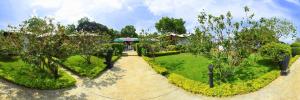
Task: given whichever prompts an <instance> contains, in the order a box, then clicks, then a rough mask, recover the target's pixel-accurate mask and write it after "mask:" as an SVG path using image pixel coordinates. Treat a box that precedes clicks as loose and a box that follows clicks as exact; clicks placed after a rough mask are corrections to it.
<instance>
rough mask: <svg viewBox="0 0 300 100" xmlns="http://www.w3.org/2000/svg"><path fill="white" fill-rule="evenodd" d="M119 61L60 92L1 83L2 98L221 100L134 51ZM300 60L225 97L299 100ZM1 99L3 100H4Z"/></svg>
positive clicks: (236, 99)
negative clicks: (185, 86) (179, 83)
mask: <svg viewBox="0 0 300 100" xmlns="http://www.w3.org/2000/svg"><path fill="white" fill-rule="evenodd" d="M126 53H127V54H128V55H127V56H124V57H122V58H121V59H119V60H118V61H117V62H116V64H115V67H114V68H112V69H110V70H107V71H106V72H104V73H103V74H102V75H100V76H99V77H98V78H96V79H93V80H91V79H87V78H80V77H77V76H76V75H73V74H71V73H70V74H71V75H72V76H73V77H74V78H76V79H77V83H76V86H75V87H71V88H67V89H61V90H33V89H28V88H25V87H21V86H17V85H14V84H11V83H9V82H6V81H4V80H0V82H1V83H0V98H2V99H13V100H14V99H18V100H19V99H20V100H23V99H24V100H27V99H30V100H32V99H42V100H53V99H55V100H56V99H59V100H65V99H67V100H70V99H71V100H73V99H75V100H76V99H80V100H85V99H88V100H211V99H221V98H213V97H206V96H202V95H196V94H192V93H189V92H186V91H184V90H182V89H181V88H178V87H176V86H174V85H172V84H170V83H168V80H167V79H166V78H165V77H163V76H161V75H159V74H156V73H155V72H154V71H153V70H152V69H151V67H150V66H149V65H148V64H147V63H146V62H145V61H144V60H143V58H141V57H138V56H136V53H135V52H133V51H129V52H126ZM299 67H300V59H298V61H297V62H296V63H295V64H293V66H292V68H291V73H290V74H289V75H288V76H282V77H279V78H278V79H276V80H275V81H274V82H272V83H271V84H270V85H268V86H267V87H265V88H263V89H261V90H259V91H257V92H253V93H250V94H245V95H238V96H234V97H227V98H222V99H225V100H227V99H228V100H231V99H233V100H241V99H243V100H244V99H245V100H300V73H299V71H300V68H299ZM2 99H1V100H2Z"/></svg>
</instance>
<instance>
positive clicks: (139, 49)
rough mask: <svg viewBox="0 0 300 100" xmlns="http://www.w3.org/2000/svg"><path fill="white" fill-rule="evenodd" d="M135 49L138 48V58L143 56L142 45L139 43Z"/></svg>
mask: <svg viewBox="0 0 300 100" xmlns="http://www.w3.org/2000/svg"><path fill="white" fill-rule="evenodd" d="M135 48H136V52H137V54H138V56H142V53H143V52H142V47H141V44H139V43H137V44H136V45H135Z"/></svg>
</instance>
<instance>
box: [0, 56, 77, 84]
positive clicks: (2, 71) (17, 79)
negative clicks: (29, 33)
mask: <svg viewBox="0 0 300 100" xmlns="http://www.w3.org/2000/svg"><path fill="white" fill-rule="evenodd" d="M0 65H1V67H0V77H1V78H3V79H5V80H8V81H10V82H13V83H15V84H18V85H22V86H25V87H29V88H35V89H61V88H66V87H71V86H75V82H76V80H75V79H74V78H73V77H71V76H70V75H68V74H67V73H66V72H64V71H63V70H60V69H59V77H58V78H57V79H55V78H54V76H53V75H51V74H50V73H48V72H45V71H44V70H38V69H37V68H36V67H34V66H32V65H30V64H26V63H25V62H23V61H22V60H21V59H16V60H14V61H0Z"/></svg>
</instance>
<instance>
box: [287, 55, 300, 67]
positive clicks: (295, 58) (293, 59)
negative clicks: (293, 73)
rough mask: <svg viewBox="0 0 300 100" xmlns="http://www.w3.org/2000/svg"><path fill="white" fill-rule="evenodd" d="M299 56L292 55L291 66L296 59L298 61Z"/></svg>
mask: <svg viewBox="0 0 300 100" xmlns="http://www.w3.org/2000/svg"><path fill="white" fill-rule="evenodd" d="M299 57H300V55H296V56H295V57H292V58H291V60H290V63H289V66H291V65H292V64H293V63H294V62H295V61H297V60H298V58H299Z"/></svg>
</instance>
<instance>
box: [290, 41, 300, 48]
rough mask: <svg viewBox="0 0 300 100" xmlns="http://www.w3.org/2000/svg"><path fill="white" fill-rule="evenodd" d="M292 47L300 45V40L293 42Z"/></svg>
mask: <svg viewBox="0 0 300 100" xmlns="http://www.w3.org/2000/svg"><path fill="white" fill-rule="evenodd" d="M291 47H300V43H299V42H294V43H292V44H291Z"/></svg>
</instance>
